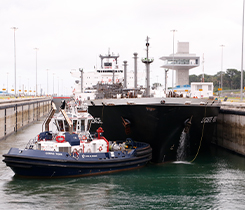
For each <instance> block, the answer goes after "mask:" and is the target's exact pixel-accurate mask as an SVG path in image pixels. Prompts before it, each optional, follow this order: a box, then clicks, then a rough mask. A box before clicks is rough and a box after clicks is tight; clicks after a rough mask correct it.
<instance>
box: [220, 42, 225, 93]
mask: <svg viewBox="0 0 245 210" xmlns="http://www.w3.org/2000/svg"><path fill="white" fill-rule="evenodd" d="M224 46H225V45H223V44H222V45H220V47H221V73H220V82H221V94H222V91H223V48H224Z"/></svg>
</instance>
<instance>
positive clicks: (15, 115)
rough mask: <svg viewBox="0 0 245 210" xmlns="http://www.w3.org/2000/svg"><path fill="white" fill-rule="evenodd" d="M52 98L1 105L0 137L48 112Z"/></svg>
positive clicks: (15, 130)
mask: <svg viewBox="0 0 245 210" xmlns="http://www.w3.org/2000/svg"><path fill="white" fill-rule="evenodd" d="M50 101H51V100H50V99H35V100H31V99H29V100H27V101H18V102H12V103H10V102H9V103H4V104H1V105H0V139H4V138H6V137H7V136H8V135H10V134H12V133H14V132H17V131H18V130H19V129H21V128H23V127H24V126H26V125H28V124H30V123H32V122H34V121H37V120H39V119H40V118H42V117H44V116H45V115H47V114H48V112H49V110H50V108H51V102H50Z"/></svg>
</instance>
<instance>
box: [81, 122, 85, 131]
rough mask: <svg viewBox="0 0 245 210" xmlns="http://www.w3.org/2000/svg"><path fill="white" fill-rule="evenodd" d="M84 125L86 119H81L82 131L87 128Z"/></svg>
mask: <svg viewBox="0 0 245 210" xmlns="http://www.w3.org/2000/svg"><path fill="white" fill-rule="evenodd" d="M84 125H85V122H84V120H81V131H84V130H85V127H84Z"/></svg>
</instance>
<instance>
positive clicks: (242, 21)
mask: <svg viewBox="0 0 245 210" xmlns="http://www.w3.org/2000/svg"><path fill="white" fill-rule="evenodd" d="M243 38H244V0H243V13H242V59H241V98H240V100H241V101H242V100H243Z"/></svg>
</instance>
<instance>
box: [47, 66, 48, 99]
mask: <svg viewBox="0 0 245 210" xmlns="http://www.w3.org/2000/svg"><path fill="white" fill-rule="evenodd" d="M47 95H48V69H47Z"/></svg>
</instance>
